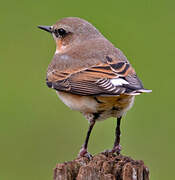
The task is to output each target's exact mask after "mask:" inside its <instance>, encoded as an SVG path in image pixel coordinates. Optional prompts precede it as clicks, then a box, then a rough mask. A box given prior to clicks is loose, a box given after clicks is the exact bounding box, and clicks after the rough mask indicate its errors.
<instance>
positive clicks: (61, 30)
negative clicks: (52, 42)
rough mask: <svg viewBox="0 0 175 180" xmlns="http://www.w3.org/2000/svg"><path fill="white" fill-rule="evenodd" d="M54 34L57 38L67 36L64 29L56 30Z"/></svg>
mask: <svg viewBox="0 0 175 180" xmlns="http://www.w3.org/2000/svg"><path fill="white" fill-rule="evenodd" d="M54 33H55V36H56V37H58V36H64V35H66V31H65V30H64V29H63V28H60V29H55V30H54Z"/></svg>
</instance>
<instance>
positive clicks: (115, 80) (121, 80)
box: [110, 78, 129, 86]
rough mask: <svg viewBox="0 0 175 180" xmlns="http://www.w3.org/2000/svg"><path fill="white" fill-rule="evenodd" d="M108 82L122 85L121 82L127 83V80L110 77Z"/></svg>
mask: <svg viewBox="0 0 175 180" xmlns="http://www.w3.org/2000/svg"><path fill="white" fill-rule="evenodd" d="M110 82H111V83H112V84H113V85H114V86H122V85H123V84H129V83H128V82H127V81H125V80H124V79H121V78H117V79H111V80H110Z"/></svg>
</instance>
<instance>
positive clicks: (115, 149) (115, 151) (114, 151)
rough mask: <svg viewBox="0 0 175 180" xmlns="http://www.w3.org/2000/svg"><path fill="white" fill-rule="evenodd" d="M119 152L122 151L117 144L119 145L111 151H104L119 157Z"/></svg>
mask: <svg viewBox="0 0 175 180" xmlns="http://www.w3.org/2000/svg"><path fill="white" fill-rule="evenodd" d="M121 150H122V147H121V145H120V144H119V145H117V146H115V147H113V148H112V149H111V150H105V153H116V154H117V155H120V152H121Z"/></svg>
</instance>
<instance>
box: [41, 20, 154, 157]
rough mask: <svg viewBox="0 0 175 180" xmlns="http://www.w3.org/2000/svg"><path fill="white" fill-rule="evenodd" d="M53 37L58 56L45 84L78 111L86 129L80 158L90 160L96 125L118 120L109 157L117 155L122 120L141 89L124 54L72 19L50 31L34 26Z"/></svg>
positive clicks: (141, 86)
mask: <svg viewBox="0 0 175 180" xmlns="http://www.w3.org/2000/svg"><path fill="white" fill-rule="evenodd" d="M38 27H39V28H40V29H43V30H45V31H47V32H49V33H51V34H52V36H53V38H54V40H55V41H56V52H55V54H54V56H53V59H52V61H51V63H50V65H49V67H48V71H47V78H46V82H47V85H48V87H50V88H53V89H55V90H56V93H57V94H58V96H59V98H60V99H61V100H62V101H63V102H64V103H65V104H66V105H67V106H68V107H70V108H71V109H73V110H77V111H79V112H81V113H82V114H83V115H84V116H85V117H86V119H87V120H88V121H89V123H90V125H89V129H88V132H87V135H86V139H85V142H84V145H83V147H82V149H81V150H80V153H79V155H80V156H85V155H88V152H87V146H88V140H89V137H90V133H91V131H92V128H93V126H94V124H95V122H96V121H100V120H104V119H107V118H109V117H116V118H117V126H116V132H115V142H114V146H113V148H112V150H111V151H112V152H116V153H117V154H120V150H121V147H120V121H121V118H122V116H123V115H124V114H125V113H126V112H127V111H128V110H129V109H130V108H131V107H132V105H133V102H134V98H135V95H138V94H141V93H143V92H146V93H148V92H151V90H147V89H144V87H143V85H142V83H141V81H140V80H139V78H138V77H137V75H136V72H135V70H134V69H133V67H132V66H131V64H130V63H129V61H128V60H127V58H126V57H125V55H124V54H123V53H122V52H121V51H120V50H119V49H117V48H115V47H114V46H113V44H112V43H110V42H109V41H108V40H107V39H106V38H105V37H104V36H103V35H102V34H101V33H100V32H99V31H98V30H97V29H96V28H95V27H94V26H93V25H91V24H90V23H89V22H87V21H85V20H83V19H80V18H75V17H68V18H64V19H61V20H60V21H58V22H57V23H56V24H54V25H53V26H38Z"/></svg>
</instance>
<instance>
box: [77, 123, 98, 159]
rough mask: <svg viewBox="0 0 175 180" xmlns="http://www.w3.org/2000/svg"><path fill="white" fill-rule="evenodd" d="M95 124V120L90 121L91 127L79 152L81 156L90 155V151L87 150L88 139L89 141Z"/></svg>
mask: <svg viewBox="0 0 175 180" xmlns="http://www.w3.org/2000/svg"><path fill="white" fill-rule="evenodd" d="M94 125H95V120H92V121H90V125H89V128H88V132H87V135H86V139H85V142H84V144H83V147H82V148H81V150H80V152H79V156H80V157H82V156H85V155H88V152H87V147H88V141H89V137H90V135H91V131H92V129H93V127H94ZM88 156H89V155H88Z"/></svg>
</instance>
